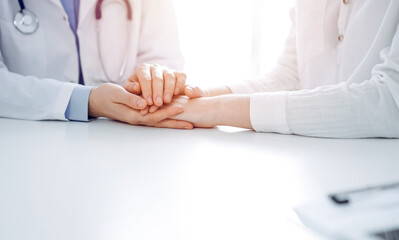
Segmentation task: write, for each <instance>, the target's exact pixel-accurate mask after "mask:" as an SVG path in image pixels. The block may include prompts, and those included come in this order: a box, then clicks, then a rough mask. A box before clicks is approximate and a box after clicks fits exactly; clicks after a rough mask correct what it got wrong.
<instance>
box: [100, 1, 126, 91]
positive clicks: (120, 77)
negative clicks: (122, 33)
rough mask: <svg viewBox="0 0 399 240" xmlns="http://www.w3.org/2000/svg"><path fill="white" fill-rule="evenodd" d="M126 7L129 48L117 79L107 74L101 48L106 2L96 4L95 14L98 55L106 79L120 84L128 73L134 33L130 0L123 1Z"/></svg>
mask: <svg viewBox="0 0 399 240" xmlns="http://www.w3.org/2000/svg"><path fill="white" fill-rule="evenodd" d="M109 1H110V2H112V1H113V2H118V3H120V2H121V0H109ZM123 2H124V4H125V6H126V14H127V16H126V18H127V21H128V24H127V31H126V34H127V47H126V51H125V55H124V57H123V62H122V65H121V66H120V68H119V72H118V76H117V78H116V79H113V78H111V76H110V75H109V73H108V72H107V69H106V68H105V63H104V56H103V52H102V50H101V49H102V48H101V43H102V41H101V36H100V31H101V27H100V21H101V20H102V11H101V8H102V6H103V3H104V0H98V1H97V4H96V10H95V11H96V12H95V17H96V34H97V36H96V38H97V51H98V54H99V56H100V63H101V67H102V69H103V72H104V74H105V77H106V78H107V80H108V81H110V82H113V83H120V82H121V81H122V78H123V75H124V73H125V72H126V67H127V61H128V56H129V55H128V54H129V52H130V47H131V32H132V21H133V11H132V6H131V4H130V2H129V0H123Z"/></svg>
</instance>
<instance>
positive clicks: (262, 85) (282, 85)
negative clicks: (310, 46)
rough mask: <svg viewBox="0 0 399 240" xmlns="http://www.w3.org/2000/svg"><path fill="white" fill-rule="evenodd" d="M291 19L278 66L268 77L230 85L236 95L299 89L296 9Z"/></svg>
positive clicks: (291, 12)
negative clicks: (290, 25)
mask: <svg viewBox="0 0 399 240" xmlns="http://www.w3.org/2000/svg"><path fill="white" fill-rule="evenodd" d="M290 17H291V22H292V27H291V30H290V34H289V36H288V38H287V40H286V42H285V46H284V50H283V53H282V54H281V55H280V57H279V59H278V61H277V64H276V66H274V68H273V69H272V70H271V72H270V73H268V74H266V75H262V76H259V77H256V78H255V79H250V80H246V81H243V82H240V83H236V84H231V85H228V87H229V88H230V90H231V91H232V92H233V93H234V94H248V93H254V92H273V91H283V90H287V91H288V90H298V89H299V77H298V65H297V51H296V30H295V29H296V27H295V10H294V9H291V11H290Z"/></svg>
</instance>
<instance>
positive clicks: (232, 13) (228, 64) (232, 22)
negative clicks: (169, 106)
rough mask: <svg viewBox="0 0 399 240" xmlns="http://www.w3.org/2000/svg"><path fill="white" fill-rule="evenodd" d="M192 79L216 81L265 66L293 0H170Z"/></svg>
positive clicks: (279, 45)
mask: <svg viewBox="0 0 399 240" xmlns="http://www.w3.org/2000/svg"><path fill="white" fill-rule="evenodd" d="M174 4H175V9H176V14H177V20H178V26H179V31H180V39H181V48H182V51H183V54H184V57H185V60H186V65H185V71H186V73H187V74H188V82H189V83H190V84H198V85H200V86H218V85H221V84H226V83H231V82H233V81H240V80H243V79H248V78H249V77H252V76H256V75H258V74H260V73H266V72H267V71H269V70H270V69H271V68H272V67H273V65H274V63H275V61H276V60H277V58H278V56H279V55H280V53H281V51H282V49H283V45H284V41H285V38H286V37H287V36H288V33H289V28H290V23H291V22H290V18H289V9H290V8H291V7H292V6H293V1H292V0H283V1H266V0H246V1H243V0H202V1H189V0H174Z"/></svg>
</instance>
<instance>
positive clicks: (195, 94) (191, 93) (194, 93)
mask: <svg viewBox="0 0 399 240" xmlns="http://www.w3.org/2000/svg"><path fill="white" fill-rule="evenodd" d="M184 94H185V95H186V96H187V97H189V98H199V97H206V96H207V93H206V90H202V89H201V88H199V87H191V86H188V87H186V88H185V89H184Z"/></svg>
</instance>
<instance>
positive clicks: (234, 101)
mask: <svg viewBox="0 0 399 240" xmlns="http://www.w3.org/2000/svg"><path fill="white" fill-rule="evenodd" d="M172 104H175V105H177V106H181V107H183V109H184V112H183V113H181V114H179V115H177V116H174V117H171V119H175V120H182V121H187V122H191V123H192V124H194V126H195V127H204V128H211V127H215V126H217V125H225V126H234V127H241V128H249V129H252V125H251V121H250V114H249V107H250V95H224V96H216V97H202V98H195V99H190V98H188V97H186V96H179V97H176V98H175V99H174V100H173V101H172Z"/></svg>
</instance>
